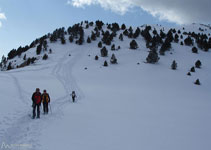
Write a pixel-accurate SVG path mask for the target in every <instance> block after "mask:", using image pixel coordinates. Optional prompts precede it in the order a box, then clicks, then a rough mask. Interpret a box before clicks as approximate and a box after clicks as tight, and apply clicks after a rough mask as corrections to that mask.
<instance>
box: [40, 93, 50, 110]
mask: <svg viewBox="0 0 211 150" xmlns="http://www.w3.org/2000/svg"><path fill="white" fill-rule="evenodd" d="M42 103H43V111H44V114H48V104H49V103H50V96H49V94H48V93H47V91H46V90H43V94H42Z"/></svg>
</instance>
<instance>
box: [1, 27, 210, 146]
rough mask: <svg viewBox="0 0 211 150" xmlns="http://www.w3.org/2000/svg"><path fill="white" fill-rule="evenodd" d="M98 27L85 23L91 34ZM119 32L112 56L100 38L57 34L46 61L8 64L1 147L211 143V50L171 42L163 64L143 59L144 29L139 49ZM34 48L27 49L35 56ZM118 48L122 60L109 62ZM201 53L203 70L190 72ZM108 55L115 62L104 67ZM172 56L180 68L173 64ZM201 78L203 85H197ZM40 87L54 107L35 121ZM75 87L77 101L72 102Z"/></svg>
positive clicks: (3, 78)
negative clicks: (78, 39)
mask: <svg viewBox="0 0 211 150" xmlns="http://www.w3.org/2000/svg"><path fill="white" fill-rule="evenodd" d="M154 27H155V28H156V29H157V30H158V31H159V29H161V28H163V27H159V26H154ZM203 27H204V26H202V28H203ZM143 28H144V27H143ZM198 28H199V26H198V25H191V26H189V27H185V30H186V32H189V31H195V32H197V31H198ZM204 28H205V27H204ZM91 30H92V29H87V30H85V39H87V37H88V35H89V36H90V33H91ZM180 30H181V31H182V30H183V29H182V27H181V28H180ZM165 31H166V32H167V31H168V29H167V28H165ZM198 32H202V31H198ZM204 32H205V31H204ZM205 33H207V34H209V33H210V29H207V31H206V32H205ZM117 34H118V35H119V34H120V32H118V33H117ZM118 35H117V37H116V38H114V40H113V41H112V43H115V45H116V46H118V45H120V46H121V49H120V50H118V51H111V50H110V46H106V47H107V49H108V57H100V49H99V48H98V47H97V44H98V42H99V41H100V38H97V40H96V41H92V43H90V44H88V43H86V42H85V43H84V44H83V45H82V46H80V45H76V44H73V43H69V41H68V40H67V41H66V44H64V45H62V44H60V42H59V41H58V42H55V43H50V44H48V46H49V47H48V49H52V50H53V52H52V54H48V55H49V58H48V59H47V60H41V59H40V60H37V61H36V63H35V64H32V65H29V66H27V67H24V68H19V69H13V70H9V71H1V72H0V83H1V85H2V86H1V87H0V92H1V100H0V113H1V115H0V144H1V145H0V146H1V149H8V148H10V149H31V150H48V149H49V150H50V149H51V150H58V149H64V150H69V149H73V150H85V149H86V150H129V149H131V150H140V149H143V150H210V149H211V143H210V141H211V109H210V108H211V94H210V89H211V79H210V76H211V61H210V58H211V53H210V52H204V51H202V50H199V52H198V54H194V53H192V50H191V49H192V47H190V46H181V45H180V44H176V43H172V48H171V50H170V51H167V52H166V54H165V56H159V57H160V60H159V62H158V63H156V64H148V63H144V62H145V61H146V57H147V55H148V51H149V49H147V48H146V43H145V41H144V39H143V37H142V36H139V37H138V38H137V39H136V41H137V43H138V45H139V48H138V49H136V50H131V49H129V46H130V42H131V39H128V38H127V37H124V41H123V42H122V41H120V40H119V39H118V37H119V36H118ZM65 37H66V39H68V36H67V35H66V36H65ZM35 50H36V48H32V49H29V50H28V51H27V52H25V53H26V54H27V56H31V57H32V56H35V55H36V52H35ZM44 53H45V52H42V53H41V55H40V56H39V57H40V58H41V56H42V55H43V54H44ZM113 53H114V54H115V55H116V57H117V60H118V64H110V63H109V61H110V57H111V55H112V54H113ZM96 55H98V56H99V60H95V59H94V58H95V56H96ZM22 56H23V55H21V58H22ZM198 59H199V60H201V62H202V67H201V69H196V72H195V73H191V74H192V75H191V76H187V75H186V74H187V72H188V71H189V70H190V68H191V67H192V66H194V63H195V61H196V60H198ZM15 60H16V63H18V62H19V61H22V59H20V58H18V57H15V58H14V59H12V61H15ZM105 60H107V61H108V67H104V66H103V63H104V61H105ZM173 60H176V62H177V63H178V68H177V70H172V69H171V63H172V61H173ZM21 63H22V62H21ZM85 68H86V69H85ZM198 78H199V79H200V82H201V85H200V86H198V85H195V84H193V83H194V81H195V80H196V79H198ZM37 87H39V88H40V89H41V90H43V89H47V92H48V93H49V94H50V96H51V110H52V112H50V113H49V114H48V115H41V118H40V119H35V120H32V119H31V118H30V115H31V112H32V108H31V95H32V93H33V92H34V90H35V88H37ZM72 90H75V91H76V94H77V99H76V103H72V102H71V97H70V93H71V91H72ZM7 146H8V147H7Z"/></svg>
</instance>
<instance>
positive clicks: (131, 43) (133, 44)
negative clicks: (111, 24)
mask: <svg viewBox="0 0 211 150" xmlns="http://www.w3.org/2000/svg"><path fill="white" fill-rule="evenodd" d="M137 48H138V44H137V42H136V41H135V40H132V41H131V42H130V49H137Z"/></svg>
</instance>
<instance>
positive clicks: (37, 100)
mask: <svg viewBox="0 0 211 150" xmlns="http://www.w3.org/2000/svg"><path fill="white" fill-rule="evenodd" d="M41 100H42V97H41V93H40V89H39V88H36V91H35V92H34V93H33V95H32V107H33V116H32V118H33V119H34V118H35V117H36V109H37V118H40V105H41Z"/></svg>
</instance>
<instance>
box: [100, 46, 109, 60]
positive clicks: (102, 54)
mask: <svg viewBox="0 0 211 150" xmlns="http://www.w3.org/2000/svg"><path fill="white" fill-rule="evenodd" d="M101 56H102V57H106V56H108V50H107V49H106V47H105V46H104V47H103V48H102V49H101Z"/></svg>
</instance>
